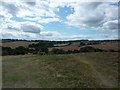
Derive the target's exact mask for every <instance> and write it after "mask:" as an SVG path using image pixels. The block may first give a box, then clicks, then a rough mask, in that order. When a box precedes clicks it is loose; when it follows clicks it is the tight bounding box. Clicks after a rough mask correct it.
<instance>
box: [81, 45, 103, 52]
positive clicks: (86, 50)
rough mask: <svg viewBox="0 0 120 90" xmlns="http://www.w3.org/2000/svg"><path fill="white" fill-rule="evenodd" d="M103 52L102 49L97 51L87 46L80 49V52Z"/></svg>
mask: <svg viewBox="0 0 120 90" xmlns="http://www.w3.org/2000/svg"><path fill="white" fill-rule="evenodd" d="M101 51H103V50H101V49H97V48H93V47H90V46H86V47H81V48H80V52H101Z"/></svg>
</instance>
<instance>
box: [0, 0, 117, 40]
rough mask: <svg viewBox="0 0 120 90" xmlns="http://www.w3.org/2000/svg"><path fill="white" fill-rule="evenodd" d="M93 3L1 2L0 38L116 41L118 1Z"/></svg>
mask: <svg viewBox="0 0 120 90" xmlns="http://www.w3.org/2000/svg"><path fill="white" fill-rule="evenodd" d="M93 1H94V2H93ZM93 1H92V0H87V1H86V2H84V1H83V0H26V1H25V0H24V1H23V0H7V1H5V0H2V1H1V3H0V27H1V28H0V33H1V35H0V38H1V39H23V40H24V39H25V40H59V41H60V40H62V41H63V40H81V39H88V40H110V39H118V38H119V37H118V32H119V31H118V22H119V14H118V13H119V12H118V8H119V4H118V1H119V0H108V2H105V1H103V0H97V1H95V0H93ZM98 1H99V2H98ZM100 1H101V2H100ZM106 1H107V0H106ZM113 1H114V2H113Z"/></svg>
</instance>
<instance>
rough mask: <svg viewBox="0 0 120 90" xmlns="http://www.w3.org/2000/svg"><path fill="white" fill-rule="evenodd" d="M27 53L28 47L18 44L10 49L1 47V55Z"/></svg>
mask: <svg viewBox="0 0 120 90" xmlns="http://www.w3.org/2000/svg"><path fill="white" fill-rule="evenodd" d="M27 53H28V49H27V48H24V47H22V46H19V47H17V48H15V49H11V48H10V47H2V55H3V56H4V55H20V54H22V55H25V54H27Z"/></svg>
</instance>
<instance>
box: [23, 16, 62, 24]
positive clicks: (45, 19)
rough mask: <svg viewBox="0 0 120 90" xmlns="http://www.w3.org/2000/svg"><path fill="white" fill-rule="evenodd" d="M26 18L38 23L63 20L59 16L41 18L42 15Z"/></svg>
mask: <svg viewBox="0 0 120 90" xmlns="http://www.w3.org/2000/svg"><path fill="white" fill-rule="evenodd" d="M24 19H26V20H31V21H37V22H38V23H49V22H61V20H60V19H59V18H41V17H34V18H29V17H26V18H24Z"/></svg>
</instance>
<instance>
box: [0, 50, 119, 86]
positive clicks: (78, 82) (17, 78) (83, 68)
mask: <svg viewBox="0 0 120 90" xmlns="http://www.w3.org/2000/svg"><path fill="white" fill-rule="evenodd" d="M2 61H3V78H2V79H3V88H47V87H48V88H105V87H108V88H112V87H118V86H117V85H118V63H119V62H118V53H117V52H89V53H77V54H57V55H31V54H30V55H29V54H28V55H17V56H3V60H2Z"/></svg>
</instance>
